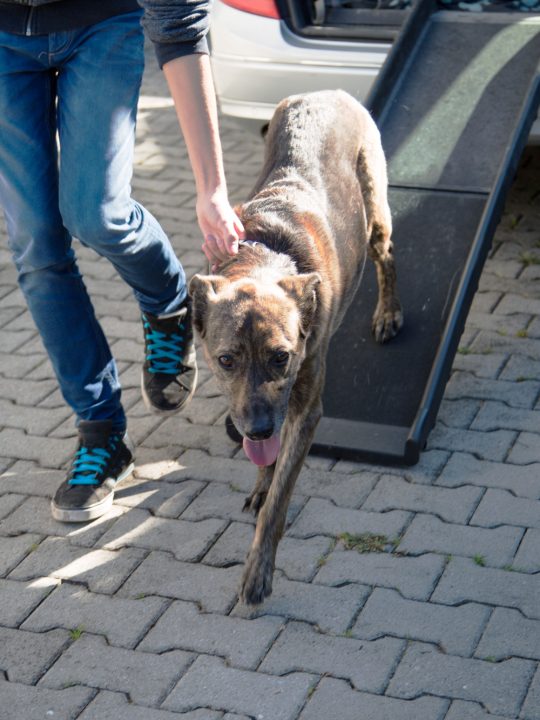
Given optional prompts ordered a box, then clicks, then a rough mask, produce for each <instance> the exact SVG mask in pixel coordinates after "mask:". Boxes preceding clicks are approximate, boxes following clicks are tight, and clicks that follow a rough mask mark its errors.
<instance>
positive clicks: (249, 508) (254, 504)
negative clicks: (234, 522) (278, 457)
mask: <svg viewBox="0 0 540 720" xmlns="http://www.w3.org/2000/svg"><path fill="white" fill-rule="evenodd" d="M275 467H276V464H275V463H274V464H273V465H267V466H266V467H260V468H259V469H258V471H257V480H256V482H255V487H254V488H253V491H252V493H251V495H248V497H247V498H246V499H245V502H244V507H243V508H242V511H243V512H252V513H253V514H254V515H255V517H257V515H258V514H259V510H260V509H261V508H262V506H263V505H264V501H265V500H266V495H267V493H268V489H269V487H270V485H271V484H272V478H273V477H274V470H275Z"/></svg>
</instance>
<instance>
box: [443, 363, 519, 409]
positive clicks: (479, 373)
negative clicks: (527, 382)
mask: <svg viewBox="0 0 540 720" xmlns="http://www.w3.org/2000/svg"><path fill="white" fill-rule="evenodd" d="M507 358H508V355H507V354H506V353H490V354H489V355H485V354H484V355H482V354H480V355H477V354H475V353H470V354H469V351H468V350H466V351H463V350H462V352H459V350H458V353H457V355H456V356H455V357H454V362H453V365H452V368H453V369H454V370H459V371H461V372H465V373H470V374H472V375H475V376H476V377H479V378H488V379H494V378H497V377H501V378H502V376H501V375H500V371H501V368H502V367H503V366H504V364H505V362H506V360H507ZM502 379H507V380H511V379H513V378H502ZM469 402H478V401H472V400H469Z"/></svg>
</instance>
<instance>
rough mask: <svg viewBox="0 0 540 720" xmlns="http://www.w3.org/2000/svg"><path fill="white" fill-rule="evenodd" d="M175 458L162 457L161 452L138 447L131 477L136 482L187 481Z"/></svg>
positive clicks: (181, 465) (183, 467)
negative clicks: (136, 480)
mask: <svg viewBox="0 0 540 720" xmlns="http://www.w3.org/2000/svg"><path fill="white" fill-rule="evenodd" d="M179 454H180V453H179ZM176 457H177V456H175V457H171V456H169V455H164V453H163V451H162V450H151V449H150V448H144V447H139V448H137V464H136V466H135V470H134V472H133V476H134V478H136V479H138V480H163V481H164V482H167V483H173V482H182V481H184V480H187V479H189V478H187V477H186V476H185V466H184V465H183V464H182V463H181V462H180V461H179V460H178V459H176ZM182 457H183V456H182Z"/></svg>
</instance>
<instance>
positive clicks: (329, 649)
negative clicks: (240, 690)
mask: <svg viewBox="0 0 540 720" xmlns="http://www.w3.org/2000/svg"><path fill="white" fill-rule="evenodd" d="M404 649H405V641H401V640H394V639H392V638H384V639H382V640H375V641H374V642H369V641H368V642H366V641H361V640H356V639H353V638H348V637H332V636H330V635H326V634H323V633H321V632H317V631H316V630H315V629H314V628H313V627H311V626H310V625H306V624H305V623H298V622H290V623H289V624H288V625H287V627H286V628H285V630H284V631H283V632H282V633H281V635H280V636H279V638H278V639H277V640H276V642H275V643H274V644H273V645H272V648H271V649H270V652H269V653H268V655H267V656H266V657H265V659H264V660H263V662H262V663H261V666H260V668H259V670H260V671H261V672H267V673H270V674H273V675H285V674H287V673H290V672H295V671H298V672H302V671H305V672H312V673H316V674H318V675H324V676H325V677H326V676H331V677H336V678H341V679H345V680H349V681H350V682H351V683H352V684H353V685H354V687H355V688H356V689H357V690H365V691H366V692H373V693H382V692H384V690H385V688H386V686H387V684H388V680H389V679H390V676H391V675H392V673H393V672H394V669H395V668H396V666H397V664H398V662H399V659H400V657H401V655H402V653H403V651H404Z"/></svg>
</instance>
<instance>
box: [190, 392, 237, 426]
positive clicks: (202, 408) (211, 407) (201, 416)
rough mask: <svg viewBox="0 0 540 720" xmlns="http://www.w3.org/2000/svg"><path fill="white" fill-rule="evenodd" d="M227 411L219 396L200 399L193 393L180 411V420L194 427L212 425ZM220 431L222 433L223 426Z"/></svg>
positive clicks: (222, 399)
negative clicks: (187, 421)
mask: <svg viewBox="0 0 540 720" xmlns="http://www.w3.org/2000/svg"><path fill="white" fill-rule="evenodd" d="M228 409H229V406H228V403H227V401H226V400H225V398H224V397H222V396H221V395H218V396H214V397H200V396H199V394H198V393H195V396H194V397H193V399H192V400H191V402H190V403H189V405H188V406H187V408H185V410H182V418H184V419H185V420H189V422H190V423H193V424H194V425H213V424H214V423H216V422H217V420H218V419H219V418H220V417H222V416H223V415H224V414H225V413H226V412H227V411H228ZM220 429H221V431H222V432H224V430H223V426H221V427H220Z"/></svg>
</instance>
